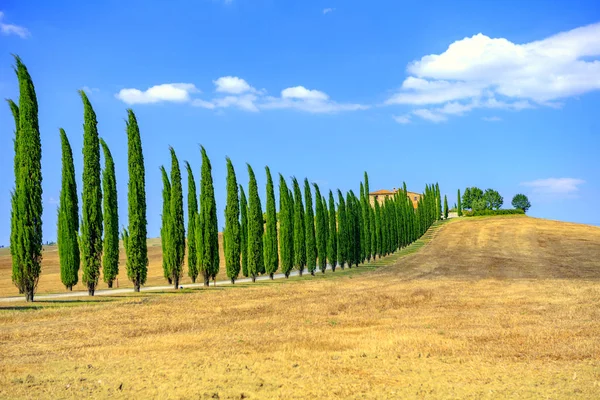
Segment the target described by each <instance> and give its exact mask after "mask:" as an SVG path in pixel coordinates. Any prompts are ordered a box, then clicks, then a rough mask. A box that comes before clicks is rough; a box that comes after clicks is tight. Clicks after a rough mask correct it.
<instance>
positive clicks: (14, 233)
mask: <svg viewBox="0 0 600 400" xmlns="http://www.w3.org/2000/svg"><path fill="white" fill-rule="evenodd" d="M7 102H8V105H9V107H10V111H11V112H12V115H13V118H14V120H15V138H14V139H13V145H14V150H15V155H14V160H13V161H14V175H15V187H14V189H13V191H12V192H11V198H10V200H11V201H10V205H11V209H10V255H11V259H12V281H13V283H14V284H15V286H17V288H18V289H19V294H22V293H23V291H24V290H23V279H22V274H23V266H22V264H21V262H20V261H19V251H18V250H17V248H18V246H19V242H18V238H19V229H20V227H21V224H20V223H19V222H18V218H19V214H18V205H19V202H18V200H17V194H18V191H17V186H18V184H19V171H20V167H21V164H20V162H19V148H18V144H19V125H20V122H19V106H18V105H17V104H16V103H15V102H14V101H13V100H10V99H9V100H7Z"/></svg>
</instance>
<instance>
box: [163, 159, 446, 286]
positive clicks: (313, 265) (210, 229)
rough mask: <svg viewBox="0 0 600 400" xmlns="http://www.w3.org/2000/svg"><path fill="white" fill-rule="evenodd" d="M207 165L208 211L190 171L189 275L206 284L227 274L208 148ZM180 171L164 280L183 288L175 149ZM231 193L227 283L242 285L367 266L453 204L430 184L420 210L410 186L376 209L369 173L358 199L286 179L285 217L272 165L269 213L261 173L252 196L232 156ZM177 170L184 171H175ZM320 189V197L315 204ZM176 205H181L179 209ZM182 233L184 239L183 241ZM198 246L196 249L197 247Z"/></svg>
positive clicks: (167, 199) (167, 220)
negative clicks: (222, 266) (245, 279)
mask: <svg viewBox="0 0 600 400" xmlns="http://www.w3.org/2000/svg"><path fill="white" fill-rule="evenodd" d="M201 153H202V167H201V179H200V188H201V192H200V198H199V204H200V212H199V213H198V212H197V211H196V210H197V209H198V201H197V198H196V189H195V188H196V186H195V181H194V176H193V173H192V169H191V168H190V166H189V163H187V162H186V167H187V172H188V193H189V197H188V215H189V219H188V275H189V276H190V277H191V278H192V281H194V282H195V280H196V278H197V276H198V274H199V273H202V275H203V279H204V285H205V286H208V285H209V282H210V279H213V280H215V278H216V275H217V274H218V272H219V261H220V260H219V243H218V234H217V216H216V204H215V199H214V188H213V181H212V175H211V164H210V160H209V159H208V156H207V153H206V150H205V149H204V147H201ZM171 156H172V161H173V164H172V171H171V178H170V179H169V176H168V173H167V171H166V170H165V168H164V167H161V171H162V176H163V183H164V185H163V215H162V228H161V238H162V245H163V269H164V276H165V278H166V279H167V280H169V283H174V284H175V287H176V288H177V287H178V282H179V278H180V277H181V274H182V270H181V265H182V264H181V263H182V260H183V256H179V257H178V258H177V262H175V261H173V259H172V258H171V257H172V254H175V253H177V254H179V252H181V251H184V249H185V245H184V239H183V238H184V235H185V234H184V233H183V232H184V221H183V206H182V205H180V201H181V198H182V195H181V194H180V193H179V189H178V191H177V193H175V191H174V189H173V188H174V187H175V186H176V185H177V186H178V187H179V188H180V187H181V176H180V175H179V172H178V171H179V167H178V165H177V160H176V156H175V152H174V150H173V149H172V148H171ZM226 164H227V177H226V187H227V195H226V199H227V200H226V201H227V204H226V206H225V226H224V229H223V250H224V251H223V253H224V255H225V267H226V273H227V277H228V278H229V279H230V281H231V283H235V281H236V279H238V277H239V275H240V273H241V274H242V275H243V276H245V277H251V278H252V281H255V280H256V277H257V276H259V275H261V274H264V275H268V276H269V277H270V278H271V279H273V276H274V274H275V273H276V272H277V271H278V270H280V268H281V272H282V273H283V274H285V276H286V277H288V276H289V275H290V273H291V271H292V270H293V269H294V268H295V269H297V270H298V272H299V275H302V274H303V272H304V271H305V269H306V270H307V271H308V272H309V273H310V274H311V275H314V274H315V272H316V271H317V268H318V270H320V271H321V272H322V273H325V271H326V269H327V268H328V266H329V267H330V268H331V269H332V270H333V271H335V268H336V266H338V265H339V266H340V267H341V268H344V267H345V266H346V265H348V267H350V268H351V267H352V266H353V265H354V266H358V265H359V264H361V263H364V262H365V261H370V260H371V259H376V258H377V257H378V256H379V257H383V256H386V255H388V254H390V253H393V252H395V251H396V250H397V249H399V248H402V247H405V246H408V245H409V244H410V243H412V242H413V241H415V240H416V239H417V238H419V237H420V236H421V235H422V234H423V233H425V231H426V230H427V229H428V228H429V227H430V226H431V224H433V223H434V222H435V221H436V220H438V219H440V218H441V216H442V212H445V213H447V210H448V206H447V199H445V202H444V209H442V203H441V197H440V191H439V185H437V184H435V185H427V186H426V187H425V192H424V194H423V195H422V197H421V199H420V200H419V206H418V207H417V209H416V210H415V209H414V208H413V203H412V202H411V201H410V199H409V198H408V196H407V191H406V185H404V189H403V190H401V191H399V192H398V193H397V194H396V195H395V196H394V197H393V198H386V199H385V201H383V202H382V203H381V204H380V202H379V201H375V202H374V206H372V205H371V203H370V200H369V180H368V175H367V173H366V172H365V176H364V182H361V184H360V194H359V196H358V197H357V196H356V195H355V194H354V192H353V191H349V192H347V193H346V194H345V195H344V193H342V191H340V190H337V198H338V202H337V204H336V202H335V197H334V193H333V192H332V191H329V193H328V196H323V195H322V194H321V191H320V188H319V186H318V185H317V184H316V183H313V184H312V185H311V183H310V182H309V181H308V179H304V182H303V188H304V192H303V191H302V189H301V185H300V183H299V181H298V179H296V178H292V179H291V182H290V185H291V186H288V182H287V181H286V179H285V178H284V177H283V176H282V175H281V174H280V175H279V212H277V206H276V199H275V187H274V183H273V177H272V174H271V170H270V169H269V167H265V174H266V213H263V208H262V202H261V199H260V197H259V194H258V193H259V190H258V185H257V182H256V176H255V173H254V170H253V169H252V167H251V166H250V165H247V170H248V176H249V182H248V188H247V192H248V198H247V197H246V192H245V191H244V188H243V186H241V185H239V184H238V181H237V177H236V173H235V168H234V166H233V163H232V162H231V159H229V158H228V157H227V158H226ZM173 171H177V172H176V173H174V172H173ZM313 190H314V198H313ZM174 204H177V210H175V209H174V208H173V207H174ZM174 235H177V237H175V236H174ZM190 243H196V247H192V248H190V245H189V244H190Z"/></svg>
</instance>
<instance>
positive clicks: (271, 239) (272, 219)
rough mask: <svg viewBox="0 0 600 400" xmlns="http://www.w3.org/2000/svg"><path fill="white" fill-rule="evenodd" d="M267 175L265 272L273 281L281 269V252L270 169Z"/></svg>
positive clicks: (266, 169) (266, 168)
mask: <svg viewBox="0 0 600 400" xmlns="http://www.w3.org/2000/svg"><path fill="white" fill-rule="evenodd" d="M265 171H266V173H267V229H266V232H265V242H264V247H265V254H264V256H265V272H266V273H267V274H269V277H270V278H271V279H273V274H274V273H275V272H276V271H277V269H278V268H279V252H278V246H277V209H276V207H275V188H274V187H273V178H272V177H271V171H270V170H269V167H265Z"/></svg>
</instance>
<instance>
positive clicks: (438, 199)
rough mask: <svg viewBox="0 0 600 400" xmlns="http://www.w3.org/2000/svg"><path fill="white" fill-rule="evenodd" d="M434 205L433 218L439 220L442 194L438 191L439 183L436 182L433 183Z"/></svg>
mask: <svg viewBox="0 0 600 400" xmlns="http://www.w3.org/2000/svg"><path fill="white" fill-rule="evenodd" d="M434 191H435V200H436V201H435V205H436V214H435V219H436V220H439V219H440V218H441V216H442V195H441V193H440V185H438V184H437V183H436V184H435V188H434Z"/></svg>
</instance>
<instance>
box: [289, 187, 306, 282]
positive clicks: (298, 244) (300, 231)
mask: <svg viewBox="0 0 600 400" xmlns="http://www.w3.org/2000/svg"><path fill="white" fill-rule="evenodd" d="M292 184H293V186H294V266H295V267H296V268H297V269H298V272H299V274H300V276H302V272H303V271H304V266H305V265H306V230H305V222H304V218H305V217H304V206H303V204H302V191H301V190H300V185H299V184H298V180H297V179H296V178H293V179H292Z"/></svg>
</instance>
